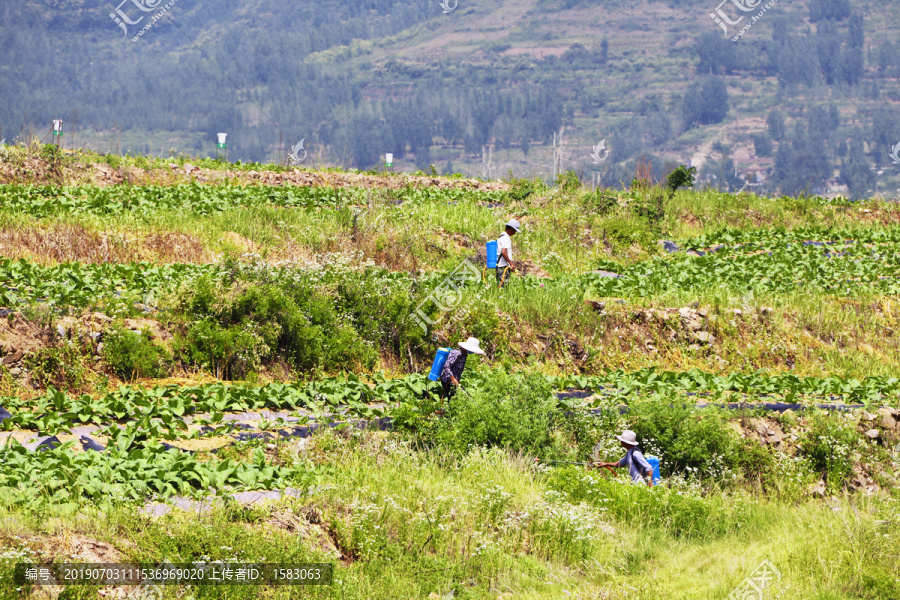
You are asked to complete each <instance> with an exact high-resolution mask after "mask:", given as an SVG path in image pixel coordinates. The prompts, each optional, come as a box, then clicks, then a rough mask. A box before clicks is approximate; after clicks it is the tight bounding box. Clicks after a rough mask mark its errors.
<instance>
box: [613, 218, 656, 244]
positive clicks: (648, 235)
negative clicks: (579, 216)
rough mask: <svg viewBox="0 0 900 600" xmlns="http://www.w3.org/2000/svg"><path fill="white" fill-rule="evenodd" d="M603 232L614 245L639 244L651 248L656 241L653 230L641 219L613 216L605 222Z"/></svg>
mask: <svg viewBox="0 0 900 600" xmlns="http://www.w3.org/2000/svg"><path fill="white" fill-rule="evenodd" d="M603 233H604V235H605V236H606V237H607V238H608V239H609V240H610V241H611V242H612V243H613V244H614V245H616V246H620V247H622V248H628V247H630V246H631V245H632V244H637V245H639V246H641V247H642V248H645V249H651V248H654V245H655V243H656V241H655V236H654V234H653V231H652V230H651V229H650V228H649V227H648V226H647V223H646V222H644V221H643V220H639V219H628V218H624V217H612V218H610V219H607V220H606V221H604V222H603Z"/></svg>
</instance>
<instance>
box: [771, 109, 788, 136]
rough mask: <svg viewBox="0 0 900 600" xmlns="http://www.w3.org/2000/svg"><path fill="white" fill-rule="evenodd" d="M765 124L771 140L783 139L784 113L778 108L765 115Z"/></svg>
mask: <svg viewBox="0 0 900 600" xmlns="http://www.w3.org/2000/svg"><path fill="white" fill-rule="evenodd" d="M766 125H767V126H768V128H769V135H770V136H772V139H773V140H783V139H784V134H785V127H784V113H782V112H781V111H779V110H773V111H772V112H770V113H769V116H768V117H766Z"/></svg>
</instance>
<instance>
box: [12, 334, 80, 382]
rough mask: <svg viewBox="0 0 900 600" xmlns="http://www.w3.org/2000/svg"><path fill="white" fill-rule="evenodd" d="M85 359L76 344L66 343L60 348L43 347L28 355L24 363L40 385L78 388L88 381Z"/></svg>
mask: <svg viewBox="0 0 900 600" xmlns="http://www.w3.org/2000/svg"><path fill="white" fill-rule="evenodd" d="M83 360H84V356H83V355H82V353H81V352H80V351H79V349H78V348H77V347H76V346H74V345H72V344H69V343H65V344H63V345H62V346H59V347H58V348H41V349H40V350H38V351H37V352H35V353H34V354H30V355H28V356H26V357H25V358H24V360H23V361H22V363H23V365H24V366H25V368H26V369H28V371H30V372H31V380H32V381H33V382H34V383H36V384H37V385H38V386H40V387H47V386H53V387H56V388H59V389H72V390H77V389H81V388H82V387H83V386H84V384H85V383H86V382H87V369H85V368H84V365H83Z"/></svg>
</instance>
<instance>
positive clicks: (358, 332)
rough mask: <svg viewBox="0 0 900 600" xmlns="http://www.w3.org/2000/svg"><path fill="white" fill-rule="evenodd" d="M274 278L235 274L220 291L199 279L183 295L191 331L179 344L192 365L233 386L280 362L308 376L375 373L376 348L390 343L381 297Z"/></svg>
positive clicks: (396, 309) (396, 312)
mask: <svg viewBox="0 0 900 600" xmlns="http://www.w3.org/2000/svg"><path fill="white" fill-rule="evenodd" d="M234 268H236V269H240V267H234ZM270 275H271V274H269V273H266V272H263V273H256V274H254V273H252V272H250V273H244V272H235V273H233V274H232V280H231V281H230V282H228V281H224V282H220V283H219V284H216V283H214V282H213V281H212V280H210V279H208V278H207V279H201V280H199V281H198V282H197V283H196V284H195V286H194V287H193V288H192V289H191V290H189V291H188V292H187V293H186V296H185V297H184V298H182V301H181V310H182V311H183V312H184V316H185V317H186V319H185V321H186V322H187V323H188V325H187V326H186V329H187V331H186V332H185V333H183V334H182V335H180V336H179V337H178V342H179V347H180V348H181V349H182V350H183V351H184V352H185V354H186V356H187V358H188V361H190V362H192V363H193V364H198V365H202V366H204V368H209V369H211V370H212V371H214V372H215V373H221V374H222V375H221V376H223V377H226V378H232V379H233V378H241V377H244V376H245V375H247V374H248V373H253V372H255V371H257V370H258V369H259V368H260V367H261V366H262V365H263V364H266V363H267V362H271V361H273V360H275V359H276V358H277V357H281V358H283V359H284V360H285V361H286V362H287V363H288V364H290V365H291V366H292V367H293V368H294V369H296V370H298V371H308V372H316V371H319V370H325V371H337V370H344V369H351V370H352V369H370V368H372V367H373V366H374V364H375V363H376V361H377V360H378V348H377V344H378V342H379V341H381V340H382V339H384V338H385V337H386V336H383V335H382V333H383V330H382V329H381V326H382V324H384V322H385V321H384V315H383V314H382V315H379V314H378V312H377V311H378V307H379V302H378V300H381V301H382V302H384V298H383V296H384V295H380V294H378V292H377V291H374V290H370V291H368V293H364V292H363V291H361V290H358V289H356V288H354V287H353V286H352V285H349V284H348V285H347V286H346V287H345V286H342V285H338V286H337V290H334V289H329V288H326V287H325V286H324V285H321V286H316V287H314V286H313V285H312V284H311V283H310V282H307V281H297V280H282V281H278V280H277V277H278V275H279V274H278V273H276V274H275V275H276V280H275V281H272V280H271V277H270ZM281 275H284V274H281ZM254 279H256V280H257V281H254ZM342 292H343V294H344V295H342ZM391 298H392V299H395V298H396V296H391ZM367 301H369V302H368V304H369V305H367ZM373 304H374V305H375V306H374V308H373V307H372V306H371V305H373ZM401 304H402V303H401ZM381 306H384V304H381ZM403 309H404V306H399V305H397V306H393V307H391V309H390V311H389V316H390V317H394V318H399V316H400V315H401V314H402V311H403ZM367 338H368V339H367ZM397 345H399V344H397Z"/></svg>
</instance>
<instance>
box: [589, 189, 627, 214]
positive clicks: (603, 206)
mask: <svg viewBox="0 0 900 600" xmlns="http://www.w3.org/2000/svg"><path fill="white" fill-rule="evenodd" d="M581 204H582V206H584V208H585V209H586V210H587V211H589V212H593V213H596V214H598V215H600V216H601V217H602V216H604V215H607V214H609V213H610V212H611V211H612V210H613V209H614V208H616V207H617V206H619V201H618V200H617V199H616V198H615V197H613V196H608V195H607V194H606V192H605V191H604V190H594V191H593V192H590V193H588V194H585V195H584V196H582V198H581Z"/></svg>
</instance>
